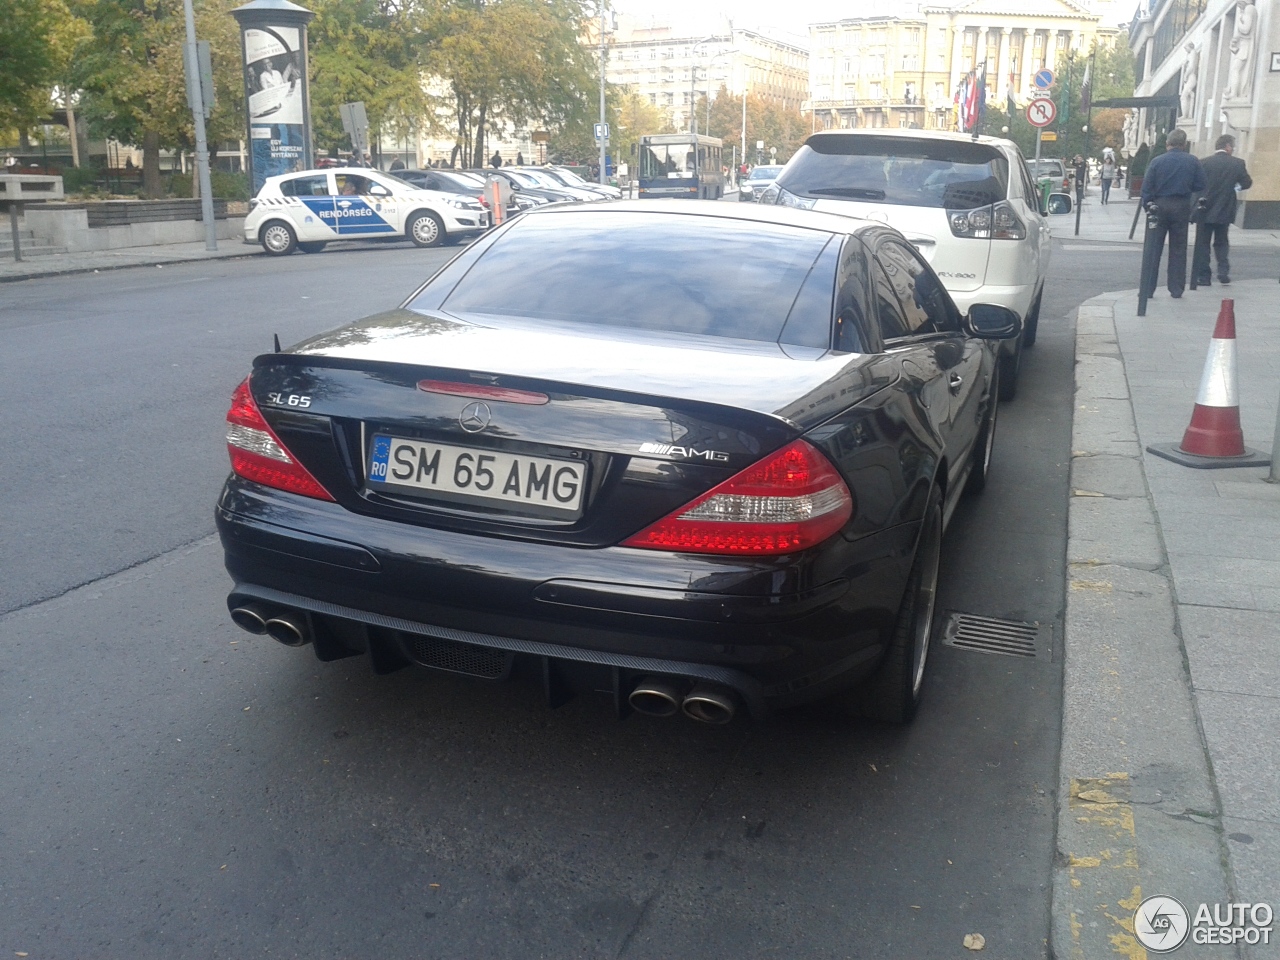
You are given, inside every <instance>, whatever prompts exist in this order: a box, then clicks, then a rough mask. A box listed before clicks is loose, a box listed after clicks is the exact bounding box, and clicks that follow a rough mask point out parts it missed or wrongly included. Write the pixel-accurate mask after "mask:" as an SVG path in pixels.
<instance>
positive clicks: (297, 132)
mask: <svg viewBox="0 0 1280 960" xmlns="http://www.w3.org/2000/svg"><path fill="white" fill-rule="evenodd" d="M301 33H302V31H301V30H299V29H298V28H297V27H259V28H252V29H248V30H245V31H244V64H245V67H244V69H245V89H246V91H247V92H248V96H249V137H250V140H251V141H252V151H253V192H254V193H255V194H256V193H257V192H258V190H259V189H261V187H262V184H263V183H264V182H265V181H266V179H267V177H276V176H279V175H280V174H282V173H292V172H293V171H295V170H300V169H302V164H303V162H304V157H305V156H306V151H305V149H304V138H305V136H306V129H305V127H304V118H303V95H304V94H303V85H302V70H303V64H302V53H301V49H300V48H301V42H302V37H301Z"/></svg>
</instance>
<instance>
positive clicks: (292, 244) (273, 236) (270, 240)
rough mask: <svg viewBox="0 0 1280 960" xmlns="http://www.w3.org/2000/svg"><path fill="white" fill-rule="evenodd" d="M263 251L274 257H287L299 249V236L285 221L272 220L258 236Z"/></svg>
mask: <svg viewBox="0 0 1280 960" xmlns="http://www.w3.org/2000/svg"><path fill="white" fill-rule="evenodd" d="M258 237H259V239H260V240H261V242H262V249H263V250H265V251H267V253H269V254H271V256H273V257H286V256H288V255H289V254H291V253H293V251H294V250H296V249H297V248H298V235H297V234H296V233H294V232H293V227H291V226H289V225H288V224H287V223H285V222H284V221H283V220H272V221H270V222H269V223H267V224H266V225H265V226H264V227H263V228H262V232H261V233H259V234H258Z"/></svg>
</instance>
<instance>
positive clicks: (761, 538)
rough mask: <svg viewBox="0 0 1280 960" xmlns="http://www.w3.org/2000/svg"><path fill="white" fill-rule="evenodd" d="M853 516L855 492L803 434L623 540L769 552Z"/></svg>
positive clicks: (819, 537) (811, 540) (682, 549)
mask: <svg viewBox="0 0 1280 960" xmlns="http://www.w3.org/2000/svg"><path fill="white" fill-rule="evenodd" d="M851 516H853V495H852V494H851V493H850V492H849V488H848V486H846V485H845V482H844V480H843V479H841V477H840V474H839V473H837V472H836V470H835V468H834V467H833V466H832V465H831V463H830V461H828V460H827V458H826V457H824V456H823V455H822V454H821V453H820V452H819V451H818V450H817V449H816V448H815V447H814V446H813V445H811V444H809V443H807V442H806V441H804V440H796V441H795V442H793V443H790V444H788V445H787V446H785V447H783V448H782V449H781V450H779V451H777V452H776V453H773V454H770V455H769V456H768V457H766V458H765V459H764V460H762V461H760V462H759V463H755V464H752V465H751V466H749V467H747V469H745V470H743V471H742V472H741V473H738V474H736V475H734V476H732V477H730V478H729V479H728V480H726V481H724V482H723V483H721V484H720V485H718V486H716V487H713V488H712V489H711V490H709V491H707V492H706V493H704V494H703V495H702V496H700V497H698V498H697V499H696V500H693V501H692V502H690V503H689V504H687V505H686V506H683V507H681V508H680V509H679V510H677V511H676V512H675V513H671V514H668V515H667V516H666V517H664V518H663V519H661V520H659V521H658V522H657V523H655V524H653V525H652V526H650V527H647V528H646V529H644V530H641V531H640V532H639V533H637V534H636V535H635V536H633V537H631V538H629V539H627V540H625V541H623V543H622V545H623V546H624V547H643V548H646V549H649V550H670V551H673V552H675V553H717V554H725V555H731V556H770V555H774V554H780V553H795V552H796V551H798V550H804V549H807V548H808V547H812V546H814V545H815V544H818V543H821V542H822V541H823V540H826V539H827V538H828V537H830V536H831V535H832V534H834V533H836V531H838V530H839V529H840V528H841V527H843V526H844V525H845V524H846V523H848V521H849V518H850V517H851Z"/></svg>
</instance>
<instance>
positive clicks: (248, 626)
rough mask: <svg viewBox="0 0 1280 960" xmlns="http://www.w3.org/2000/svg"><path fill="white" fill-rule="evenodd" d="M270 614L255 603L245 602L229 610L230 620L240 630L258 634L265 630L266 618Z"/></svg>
mask: <svg viewBox="0 0 1280 960" xmlns="http://www.w3.org/2000/svg"><path fill="white" fill-rule="evenodd" d="M269 616H270V614H268V613H267V612H266V611H265V610H263V609H262V607H260V606H258V605H257V604H256V603H246V604H244V605H243V606H239V607H236V608H235V609H234V610H232V611H231V622H232V623H234V624H235V625H236V626H237V627H239V628H240V629H241V630H247V631H248V632H249V633H255V634H257V635H259V636H261V635H262V634H264V633H266V632H267V618H268V617H269Z"/></svg>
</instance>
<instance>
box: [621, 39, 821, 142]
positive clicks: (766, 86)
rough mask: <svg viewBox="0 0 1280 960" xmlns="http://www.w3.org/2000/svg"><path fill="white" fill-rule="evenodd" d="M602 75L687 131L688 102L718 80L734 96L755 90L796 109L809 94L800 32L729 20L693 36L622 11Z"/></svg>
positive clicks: (716, 86) (710, 89) (714, 88)
mask: <svg viewBox="0 0 1280 960" xmlns="http://www.w3.org/2000/svg"><path fill="white" fill-rule="evenodd" d="M606 76H607V78H608V81H609V82H610V83H615V84H624V85H626V86H628V87H630V88H632V89H633V90H635V91H636V92H637V93H638V94H640V96H642V97H647V98H648V100H649V102H650V103H652V104H653V105H655V106H656V107H658V108H659V109H661V110H665V111H666V113H667V115H668V117H670V119H671V122H672V123H673V124H674V125H675V127H676V129H679V130H687V129H689V127H690V122H691V120H692V118H691V117H690V115H689V113H690V104H691V103H697V102H698V98H699V97H703V96H707V95H708V94H709V95H710V97H711V98H714V97H715V95H716V92H717V91H718V90H719V89H720V87H721V86H724V87H725V88H726V89H727V90H728V91H729V93H731V94H733V95H734V96H741V95H742V94H744V93H749V94H755V95H759V96H762V97H764V98H765V99H766V100H768V101H770V102H772V103H777V104H780V105H782V106H784V107H788V108H790V109H793V110H797V111H798V110H800V108H801V106H802V104H803V103H804V101H805V100H806V99H807V98H808V85H809V51H808V50H807V49H806V48H805V46H804V42H803V40H802V39H801V38H798V37H797V38H787V37H785V36H781V35H779V36H773V35H770V34H769V33H766V32H763V31H757V30H748V29H744V28H742V27H734V26H733V25H731V24H723V25H722V26H721V28H720V29H718V30H717V29H713V30H711V31H710V32H709V33H707V34H702V33H696V34H694V35H692V36H691V35H690V33H689V31H688V30H687V29H686V30H677V29H676V28H675V27H672V26H671V25H669V24H659V23H654V22H650V21H635V20H631V19H629V18H626V17H622V18H620V23H619V28H618V31H617V33H616V34H615V36H614V38H613V41H612V42H611V43H610V44H609V60H608V66H607V69H606ZM704 132H705V131H704Z"/></svg>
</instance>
